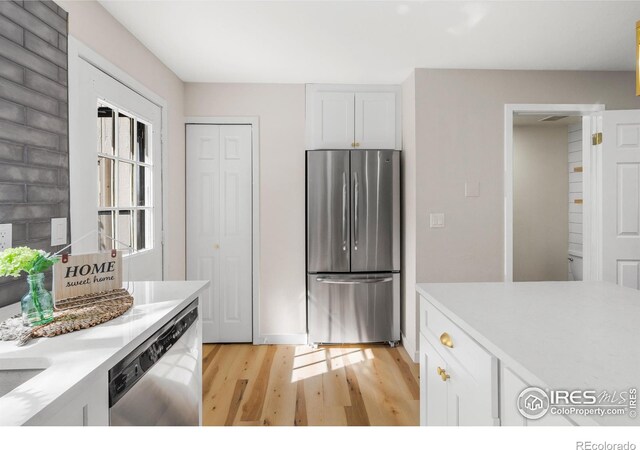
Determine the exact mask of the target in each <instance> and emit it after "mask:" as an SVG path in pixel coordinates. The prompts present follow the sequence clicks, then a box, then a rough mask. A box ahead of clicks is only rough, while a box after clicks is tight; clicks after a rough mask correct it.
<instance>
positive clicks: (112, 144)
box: [97, 102, 153, 253]
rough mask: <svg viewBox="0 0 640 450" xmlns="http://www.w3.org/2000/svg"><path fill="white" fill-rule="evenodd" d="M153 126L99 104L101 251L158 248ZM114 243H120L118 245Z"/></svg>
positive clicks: (98, 143)
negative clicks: (156, 246)
mask: <svg viewBox="0 0 640 450" xmlns="http://www.w3.org/2000/svg"><path fill="white" fill-rule="evenodd" d="M150 137H151V125H150V124H148V123H146V122H144V121H143V120H141V119H140V118H137V117H135V116H134V115H132V114H129V113H127V112H124V111H120V110H118V108H116V107H114V106H111V105H107V104H106V103H102V102H99V103H98V142H97V146H98V199H97V200H98V230H100V235H99V237H98V247H99V249H100V250H101V251H105V250H111V249H128V248H131V249H132V252H133V253H136V252H141V251H144V250H150V249H151V248H153V240H152V230H153V226H152V224H153V204H152V198H153V196H152V184H151V173H152V168H153V161H152V152H151V139H150ZM111 238H115V241H113V240H112V239H111Z"/></svg>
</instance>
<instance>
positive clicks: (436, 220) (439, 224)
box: [429, 213, 444, 228]
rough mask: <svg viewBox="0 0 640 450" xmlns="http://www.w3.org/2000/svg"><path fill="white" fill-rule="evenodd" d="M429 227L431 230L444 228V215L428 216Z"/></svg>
mask: <svg viewBox="0 0 640 450" xmlns="http://www.w3.org/2000/svg"><path fill="white" fill-rule="evenodd" d="M429 226H430V227H431V228H444V213H431V214H429Z"/></svg>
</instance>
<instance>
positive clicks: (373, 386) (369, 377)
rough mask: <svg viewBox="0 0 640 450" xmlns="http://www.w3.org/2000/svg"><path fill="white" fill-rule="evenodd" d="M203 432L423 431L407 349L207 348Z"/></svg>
mask: <svg viewBox="0 0 640 450" xmlns="http://www.w3.org/2000/svg"><path fill="white" fill-rule="evenodd" d="M203 347H204V354H203V360H202V372H203V375H202V383H203V386H202V388H203V389H202V391H203V404H202V410H203V411H202V412H203V424H204V425H291V426H293V425H296V426H306V425H311V426H313V425H354V426H367V425H375V426H386V425H418V421H419V414H420V412H419V411H420V406H419V396H420V389H419V384H418V374H419V370H418V365H417V364H414V363H413V362H412V361H411V360H410V358H409V356H408V355H407V353H406V352H405V350H404V349H403V348H402V347H399V348H389V347H388V346H383V345H348V346H327V347H320V348H317V349H313V348H311V347H307V346H304V345H301V346H289V345H258V346H253V345H250V344H206V345H204V346H203Z"/></svg>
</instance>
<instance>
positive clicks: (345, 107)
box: [306, 84, 402, 150]
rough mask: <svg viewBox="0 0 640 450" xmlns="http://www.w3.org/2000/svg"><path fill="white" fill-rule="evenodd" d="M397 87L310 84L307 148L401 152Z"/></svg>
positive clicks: (398, 93)
mask: <svg viewBox="0 0 640 450" xmlns="http://www.w3.org/2000/svg"><path fill="white" fill-rule="evenodd" d="M401 101H402V98H401V91H400V87H399V86H395V85H376V86H371V85H339V84H335V85H319V84H309V85H307V107H306V110H307V111H306V112H307V117H306V122H307V127H306V128H307V129H306V134H307V149H308V150H319V149H331V150H342V149H363V150H364V149H388V150H401V148H402V125H401V117H400V114H401V110H402V105H401Z"/></svg>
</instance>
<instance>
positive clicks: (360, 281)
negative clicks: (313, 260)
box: [316, 277, 393, 284]
mask: <svg viewBox="0 0 640 450" xmlns="http://www.w3.org/2000/svg"><path fill="white" fill-rule="evenodd" d="M392 280H393V277H379V278H336V277H317V278H316V281H318V282H320V283H328V284H363V283H387V282H389V281H392Z"/></svg>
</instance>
